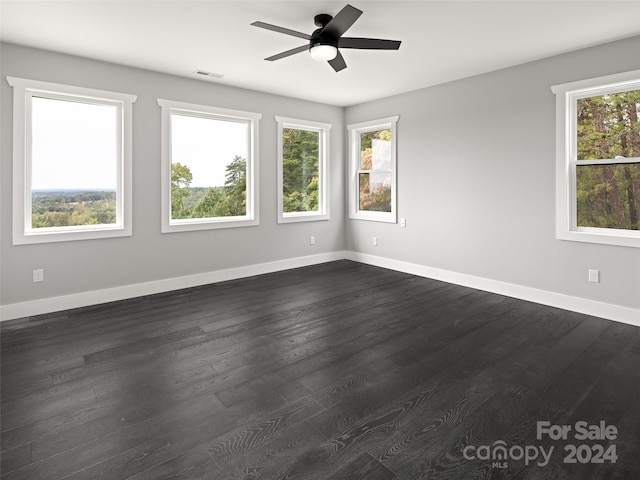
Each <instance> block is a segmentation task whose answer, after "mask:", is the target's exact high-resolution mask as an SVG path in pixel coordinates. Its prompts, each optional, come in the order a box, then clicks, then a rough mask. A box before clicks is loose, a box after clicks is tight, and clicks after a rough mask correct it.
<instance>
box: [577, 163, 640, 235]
mask: <svg viewBox="0 0 640 480" xmlns="http://www.w3.org/2000/svg"><path fill="white" fill-rule="evenodd" d="M576 177H577V189H576V197H577V207H578V221H577V222H578V226H579V227H599V228H618V229H626V230H638V229H640V226H639V222H638V214H639V212H640V163H626V164H611V165H578V166H577V167H576Z"/></svg>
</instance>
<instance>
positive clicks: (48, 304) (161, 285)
mask: <svg viewBox="0 0 640 480" xmlns="http://www.w3.org/2000/svg"><path fill="white" fill-rule="evenodd" d="M345 258H346V259H348V260H353V261H356V262H360V263H366V264H368V265H374V266H378V267H383V268H388V269H390V270H396V271H399V272H404V273H409V274H412V275H418V276H420V277H426V278H433V279H435V280H441V281H444V282H449V283H454V284H457V285H462V286H465V287H470V288H476V289H478V290H484V291H487V292H492V293H497V294H499V295H505V296H508V297H513V298H518V299H521V300H527V301H530V302H534V303H540V304H542V305H549V306H552V307H557V308H563V309H565V310H571V311H574V312H579V313H584V314H586V315H592V316H595V317H602V318H606V319H609V320H614V321H617V322H622V323H627V324H629V325H634V326H640V310H637V309H634V308H628V307H622V306H619V305H613V304H610V303H603V302H597V301H594V300H589V299H586V298H580V297H572V296H569V295H563V294H560V293H555V292H550V291H547V290H539V289H536V288H531V287H524V286H521V285H515V284H512V283H506V282H500V281H497V280H491V279H488V278H483V277H476V276H473V275H467V274H464V273H457V272H451V271H449V270H441V269H438V268H432V267H427V266H424V265H418V264H415V263H409V262H403V261H399V260H393V259H390V258H383V257H377V256H375V255H369V254H364V253H358V252H353V251H338V252H329V253H323V254H319V255H310V256H306V257H297V258H290V259H286V260H278V261H275V262H267V263H260V264H256V265H247V266H244V267H236V268H229V269H225V270H217V271H213V272H206V273H199V274H195V275H187V276H182V277H175V278H168V279H164V280H156V281H153V282H145V283H138V284H134V285H125V286H122V287H115V288H107V289H103V290H94V291H90V292H82V293H76V294H72V295H64V296H60V297H52V298H43V299H39V300H32V301H29V302H22V303H13V304H8V305H2V306H0V321H2V320H11V319H14V318H22V317H30V316H33V315H40V314H43V313H52V312H58V311H61V310H67V309H71V308H78V307H86V306H89V305H97V304H100V303H106V302H113V301H117V300H125V299H128V298H134V297H141V296H144V295H152V294H155V293H163V292H168V291H172V290H179V289H181V288H190V287H196V286H199V285H207V284H209V283H216V282H224V281H226V280H234V279H237V278H244V277H250V276H253V275H261V274H264V273H272V272H279V271H282V270H288V269H291V268H298V267H305V266H309V265H316V264H319V263H326V262H331V261H335V260H342V259H345Z"/></svg>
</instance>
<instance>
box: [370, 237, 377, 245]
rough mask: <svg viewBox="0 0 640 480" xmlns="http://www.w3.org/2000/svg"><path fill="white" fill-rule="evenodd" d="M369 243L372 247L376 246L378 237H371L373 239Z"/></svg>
mask: <svg viewBox="0 0 640 480" xmlns="http://www.w3.org/2000/svg"><path fill="white" fill-rule="evenodd" d="M371 243H372V244H373V246H374V247H377V246H378V237H373V239H372V240H371Z"/></svg>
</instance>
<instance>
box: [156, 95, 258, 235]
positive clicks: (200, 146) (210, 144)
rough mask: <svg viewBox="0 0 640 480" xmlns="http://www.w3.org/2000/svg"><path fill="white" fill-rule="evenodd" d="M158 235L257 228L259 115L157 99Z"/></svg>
mask: <svg viewBox="0 0 640 480" xmlns="http://www.w3.org/2000/svg"><path fill="white" fill-rule="evenodd" d="M158 103H159V104H160V106H161V107H162V232H163V233H167V232H180V231H189V230H203V229H212V228H228V227H242V226H249V225H257V224H258V186H257V178H258V159H257V152H256V150H255V145H257V138H258V120H259V119H260V116H261V115H260V114H257V113H249V112H240V111H236V110H227V109H221V108H214V107H207V106H202V105H192V104H188V103H182V102H174V101H170V100H162V99H159V100H158Z"/></svg>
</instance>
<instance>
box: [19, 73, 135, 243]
mask: <svg viewBox="0 0 640 480" xmlns="http://www.w3.org/2000/svg"><path fill="white" fill-rule="evenodd" d="M7 82H8V83H9V85H11V86H12V87H13V244H14V245H25V244H36V243H49V242H65V241H74V240H90V239H97V238H111V237H125V236H131V235H132V201H131V200H132V185H131V181H132V173H131V172H132V115H133V113H132V112H133V103H134V102H135V101H136V98H137V96H136V95H130V94H125V93H117V92H110V91H105V90H96V89H91V88H84V87H76V86H72V85H63V84H58V83H51V82H43V81H38V80H30V79H25V78H17V77H7ZM33 97H41V98H48V99H54V100H67V101H76V102H83V103H87V104H93V105H112V106H115V107H116V108H117V111H118V125H117V132H118V145H117V151H118V153H119V158H118V166H117V169H118V170H117V172H118V182H117V187H116V222H115V223H114V224H108V225H107V224H101V225H77V226H69V227H49V228H32V223H31V220H32V212H31V198H32V192H31V172H32V170H31V168H32V167H31V165H32V164H31V162H32V159H31V135H32V131H31V128H32V122H31V114H32V112H31V104H32V103H31V102H32V98H33Z"/></svg>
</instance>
